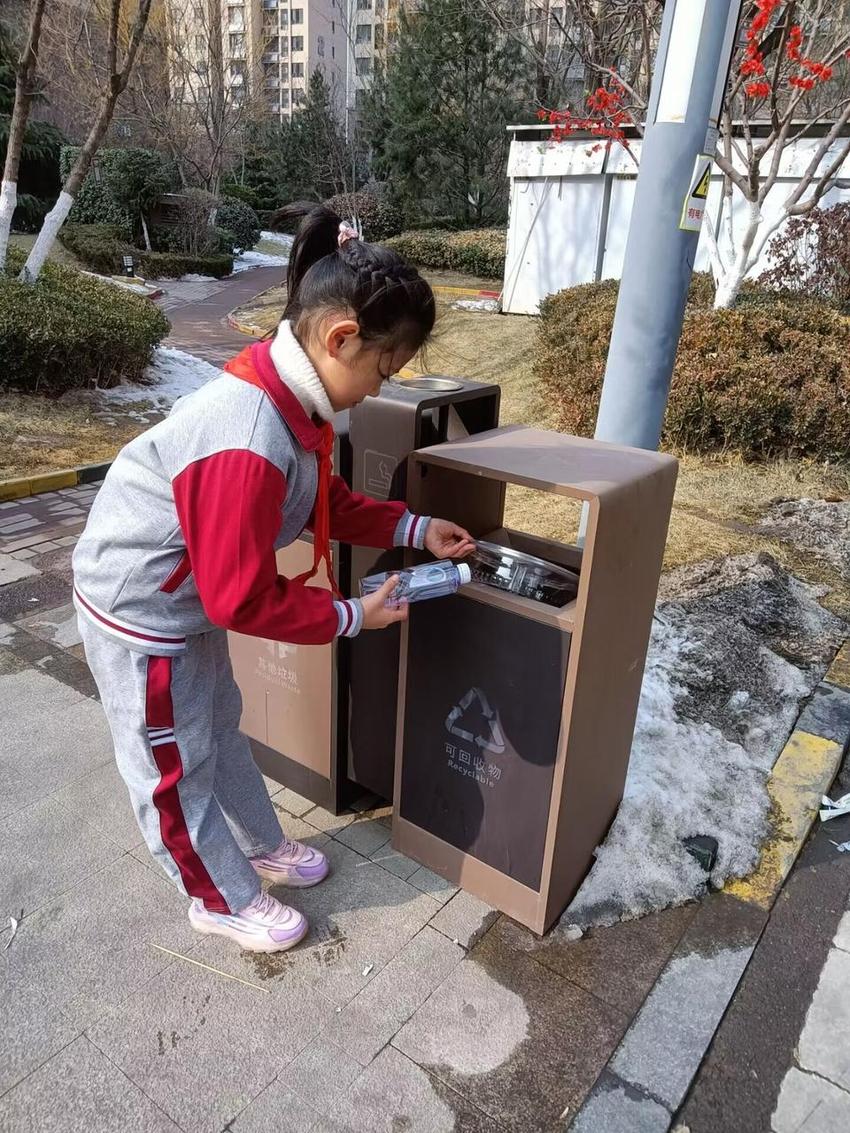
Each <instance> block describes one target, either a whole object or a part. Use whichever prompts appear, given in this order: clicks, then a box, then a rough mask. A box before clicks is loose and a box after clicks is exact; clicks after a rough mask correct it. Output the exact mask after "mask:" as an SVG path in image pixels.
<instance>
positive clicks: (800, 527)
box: [760, 499, 850, 578]
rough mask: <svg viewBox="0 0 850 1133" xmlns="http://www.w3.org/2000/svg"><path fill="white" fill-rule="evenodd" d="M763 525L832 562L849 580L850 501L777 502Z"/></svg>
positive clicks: (779, 535) (766, 516)
mask: <svg viewBox="0 0 850 1133" xmlns="http://www.w3.org/2000/svg"><path fill="white" fill-rule="evenodd" d="M760 526H761V527H762V528H764V530H765V531H766V532H768V533H769V534H771V535H775V536H777V537H778V538H779V539H784V540H786V541H787V542H789V543H793V544H795V545H796V546H798V547H801V548H802V549H803V550H804V551H811V552H812V553H813V554H815V555H817V556H818V557H819V558H821V559H825V560H826V561H827V562H830V563H832V564H833V565H834V566H837V567H838V569H839V570H840V571H841V574H842V576H843V577H844V578H850V501H848V500H808V499H807V500H777V501H776V503H774V504H773V505H772V507H771V508H770V509H769V511H768V513H767V515H765V517H764V518H763V519H762V520H761V523H760Z"/></svg>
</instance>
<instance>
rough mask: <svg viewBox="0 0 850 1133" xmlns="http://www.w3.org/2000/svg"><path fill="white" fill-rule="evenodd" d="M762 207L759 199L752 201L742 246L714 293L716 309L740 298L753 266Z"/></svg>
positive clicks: (723, 307) (723, 308)
mask: <svg viewBox="0 0 850 1133" xmlns="http://www.w3.org/2000/svg"><path fill="white" fill-rule="evenodd" d="M761 219H762V217H761V209H760V208H759V205H758V201H750V218H749V221H748V222H747V228H746V231H745V232H744V237H743V239H742V241H741V246H740V248H739V249H738V252H737V253H736V255H735V258H734V260H733V261H732V263H731V264H730V265H729V266H728V267H727V268H726V269H725V271H724V272H723V276H722V279H721V281H720V284H719V285H718V288H717V291H716V292H715V295H714V309H715V311H722V310H726V309H728V308H729V307H731V306H733V304H734V302H735V300H736V299H737V298H738V293H739V292H740V290H741V285H742V284H743V282H744V280H745V279H746V276H747V272H748V271H749V270H750V268H752V267H753V263H752V261H751V259H750V253H751V252H752V248H753V244H754V242H755V238H756V235H757V233H758V230H759V225H760V224H761Z"/></svg>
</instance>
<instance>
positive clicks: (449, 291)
mask: <svg viewBox="0 0 850 1133" xmlns="http://www.w3.org/2000/svg"><path fill="white" fill-rule="evenodd" d="M431 290H432V291H433V292H434V294H435V295H437V296H439V295H446V296H448V297H450V298H452V299H489V298H490V296H489V295H482V288H480V287H449V286H447V285H444V284H442V283H435V284H433V285H432V288H431Z"/></svg>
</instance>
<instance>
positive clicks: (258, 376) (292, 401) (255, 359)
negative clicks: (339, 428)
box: [224, 341, 322, 452]
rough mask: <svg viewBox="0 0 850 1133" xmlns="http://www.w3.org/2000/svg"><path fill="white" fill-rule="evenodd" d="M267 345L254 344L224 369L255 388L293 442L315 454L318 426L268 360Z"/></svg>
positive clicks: (317, 441) (269, 355)
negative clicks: (280, 421) (278, 415)
mask: <svg viewBox="0 0 850 1133" xmlns="http://www.w3.org/2000/svg"><path fill="white" fill-rule="evenodd" d="M271 345H272V344H271V342H269V341H265V342H255V343H254V344H253V345H252V346H248V347H246V348H245V349H244V350H243V351H242V352H241V353H240V354H238V355H237V356H236V357H235V358H233V359H231V361H230V362H228V363H227V365H226V366H225V367H224V368H225V370H226V371H227V373H229V374H233V375H234V377H237V378H241V379H242V380H243V381H246V382H250V383H251V385H255V386H259V388H260V389H262V390H263V391H264V392H265V393H266V394H267V395H268V397H269V398H270V399H271V402H272V404H273V405H274V407H275V409H277V411H278V413H279V414H280V415H281V417H282V418H283V420H284V421H285V422H286V424H287V426H288V427H289V429H290V430H291V431H292V434H293V435H294V437H295V439H296V440H297V441H298V443H299V444H300V445H301V447H302V448H303V449H305V450H306V451H307V452H316V451H317V450H318V448H319V446H320V444H321V443H322V431H321V425H317V424H316V423H315V421H313V420H311V418H310V417H308V415H307V413H306V411H305V409H304V406H303V405H302V404H301V402H300V401H299V399H298V398H297V397H296V396H295V394H294V393H293V391H292V390H291V389H290V388H289V386H288V385H286V384H284V382H283V380H282V379H281V376H280V374H279V373H278V371H277V367H276V366H275V364H274V362H273V361H272V357H271Z"/></svg>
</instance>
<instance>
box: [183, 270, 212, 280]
mask: <svg viewBox="0 0 850 1133" xmlns="http://www.w3.org/2000/svg"><path fill="white" fill-rule="evenodd" d="M180 281H181V282H182V283H218V282H219V280H218V279H217V278H216V277H215V276H214V275H198V273H197V272H193V271H192V272H189V274H188V275H181V276H180Z"/></svg>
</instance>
